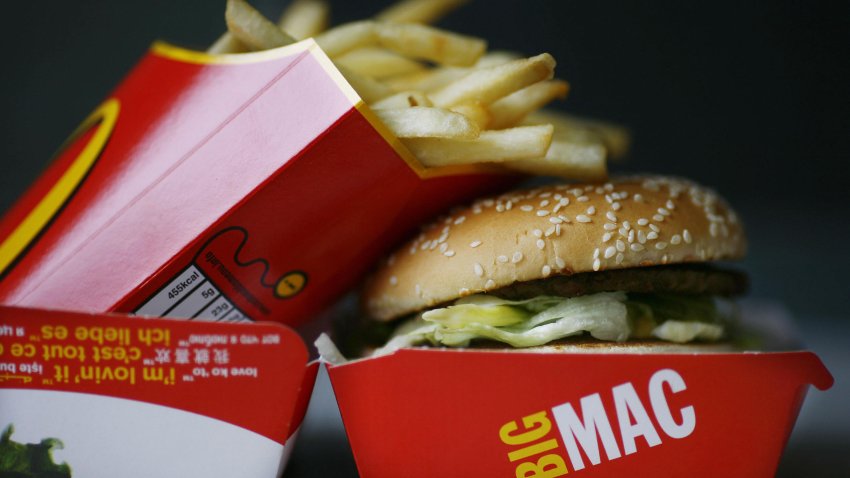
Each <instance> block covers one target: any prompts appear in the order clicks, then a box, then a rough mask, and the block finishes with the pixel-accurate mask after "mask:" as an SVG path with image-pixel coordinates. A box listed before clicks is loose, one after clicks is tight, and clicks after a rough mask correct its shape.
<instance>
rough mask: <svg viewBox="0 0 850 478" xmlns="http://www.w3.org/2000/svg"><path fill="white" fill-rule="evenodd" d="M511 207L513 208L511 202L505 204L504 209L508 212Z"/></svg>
mask: <svg viewBox="0 0 850 478" xmlns="http://www.w3.org/2000/svg"><path fill="white" fill-rule="evenodd" d="M513 207H514V203H513V201H508V202H506V203H505V209H507V210H508V211H510V210H511V209H513Z"/></svg>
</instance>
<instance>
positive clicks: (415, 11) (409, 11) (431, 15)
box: [375, 0, 468, 23]
mask: <svg viewBox="0 0 850 478" xmlns="http://www.w3.org/2000/svg"><path fill="white" fill-rule="evenodd" d="M467 1H468V0H403V1H401V2H399V3H397V4H395V5H393V6H391V7H390V8H387V9H386V10H384V11H383V12H381V13H379V14H378V15H377V16H376V17H375V18H377V19H378V20H381V21H385V22H397V23H433V22H435V21H437V20H439V19H440V18H442V17H443V15H445V14H446V13H449V12H450V11H452V10H454V9H456V8H458V7H460V6H461V5H463V4H464V3H466V2H467Z"/></svg>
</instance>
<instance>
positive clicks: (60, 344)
mask: <svg viewBox="0 0 850 478" xmlns="http://www.w3.org/2000/svg"><path fill="white" fill-rule="evenodd" d="M511 181H514V179H513V178H511V177H509V176H507V175H504V174H494V173H492V172H490V171H487V170H486V169H485V168H481V167H445V168H430V169H429V168H424V167H422V166H421V165H420V164H418V163H417V161H416V159H415V158H414V157H413V156H412V155H411V154H410V153H409V152H408V151H407V150H406V149H405V148H404V147H403V146H402V145H401V143H400V142H399V141H398V140H397V139H396V138H394V137H392V136H391V135H390V134H389V133H388V132H387V130H386V129H385V128H384V127H383V126H382V125H381V124H380V123H379V122H378V121H377V120H376V119H375V118H374V117H373V115H372V113H371V112H370V110H369V109H368V108H367V107H366V106H364V104H363V102H362V101H361V99H360V98H359V97H358V96H357V94H356V93H355V92H354V90H353V89H352V88H351V86H349V85H348V83H346V82H345V80H344V79H343V78H342V76H341V75H340V74H339V72H338V71H337V70H336V68H335V67H334V66H333V64H332V63H331V62H330V60H329V59H328V57H327V56H326V55H325V54H324V52H323V51H322V50H321V49H320V48H318V47H317V45H316V43H315V42H314V41H312V40H305V41H302V42H299V43H297V44H293V45H291V46H287V47H283V48H278V49H274V50H268V51H263V52H259V53H246V54H238V55H209V54H204V53H199V52H194V51H189V50H184V49H181V48H177V47H174V46H170V45H167V44H163V43H157V44H155V45H154V46H153V47H152V48H151V50H150V51H149V52H148V54H147V55H146V56H145V57H144V58H143V59H142V60H141V61H140V62H139V64H138V65H137V66H136V67H135V68H134V69H133V70H132V71H131V72H130V73H129V74H128V76H127V77H126V78H125V79H124V81H123V82H122V83H121V84H120V85H119V86H118V87H117V88H116V89H115V90H114V91H113V92H112V93H111V94H110V95H109V96H108V98H107V99H106V100H105V101H104V102H103V103H102V104H101V105H100V106H99V107H97V108H96V109H95V111H94V112H93V113H92V114H91V116H90V117H89V118H87V119H86V120H85V121H84V122H83V124H82V125H80V127H79V128H78V129H77V131H76V132H74V134H73V135H72V136H71V138H70V139H69V140H68V141H67V142H66V144H65V145H64V146H63V147H62V148H61V150H60V151H59V153H58V154H57V156H56V158H55V159H54V160H53V162H52V164H51V165H50V166H49V168H48V169H47V170H46V171H45V172H44V173H43V175H42V176H41V177H40V178H39V179H38V181H37V182H36V183H35V184H34V185H33V186H32V187H31V188H30V189H29V190H28V191H27V192H26V194H25V195H24V196H23V197H22V198H21V199H20V200H19V201H18V202H17V204H15V205H14V206H13V208H12V209H11V210H10V211H9V213H8V214H7V215H6V216H5V217H4V218H3V220H2V221H0V340H2V342H0V410H2V413H0V426H1V427H4V428H3V430H4V432H3V435H2V440H3V442H2V443H5V444H13V443H17V444H20V445H21V446H24V445H26V444H32V445H33V446H37V444H39V443H42V444H44V446H42V448H39V450H41V451H40V452H39V453H47V455H48V457H49V455H50V454H51V453H53V454H54V458H56V460H58V461H57V462H56V463H55V467H56V469H55V470H54V471H56V472H57V473H64V472H65V471H67V470H65V469H64V468H63V465H62V463H63V462H66V463H67V464H68V467H69V469H73V470H78V471H80V473H82V474H83V475H89V476H95V475H98V476H101V475H104V476H105V475H107V474H111V475H115V476H125V477H126V476H201V475H203V476H210V477H212V476H228V477H229V476H234V474H239V475H240V476H256V477H267V476H275V473H279V471H280V469H281V468H282V466H283V464H285V461H286V457H287V456H288V450H289V449H291V443H292V440H293V438H294V436H295V434H296V432H297V430H298V427H299V425H300V423H301V420H302V417H303V414H304V410H305V408H306V403H307V400H308V398H309V395H310V390H311V388H312V383H313V380H314V378H315V373H316V370H317V366H316V364H315V363H312V364H308V363H307V351H306V347H305V345H304V344H303V343H302V342H301V340H300V339H299V338H298V337H297V335H296V334H294V333H293V332H292V330H291V329H289V328H287V327H286V326H297V325H299V324H302V323H304V322H305V321H306V320H307V319H309V318H311V317H313V316H314V315H315V314H316V313H317V311H319V310H321V309H322V308H325V307H327V306H328V305H329V304H330V303H331V302H332V301H333V299H334V298H336V297H337V296H338V295H339V294H341V293H342V292H343V291H345V290H347V289H348V288H350V287H351V286H352V285H353V284H354V283H355V282H356V281H357V280H358V279H359V277H360V276H361V275H362V274H363V273H364V272H365V271H366V269H367V268H368V267H369V265H370V264H371V263H372V262H373V261H374V260H376V259H377V258H378V256H379V254H381V253H382V252H383V250H384V249H385V248H386V247H388V246H389V245H390V244H392V243H393V242H395V241H397V240H398V239H400V238H401V237H402V235H404V234H405V233H406V232H407V231H408V230H409V229H410V228H411V226H413V225H415V224H417V223H418V222H419V221H421V220H423V219H424V218H426V217H429V216H431V215H433V214H435V213H436V212H437V211H439V210H441V209H443V208H444V207H446V206H448V205H450V204H453V203H455V202H457V201H459V200H462V199H464V198H468V197H472V196H474V195H477V194H480V193H482V192H484V191H488V190H492V189H495V188H499V187H502V186H504V185H505V184H507V183H509V182H511ZM65 311H74V312H65ZM128 314H132V315H137V316H145V317H167V318H183V319H190V320H189V321H186V322H178V321H171V320H162V319H156V318H151V319H148V320H138V319H130V318H127V317H126V315H128ZM252 322H258V323H257V324H255V323H252ZM275 322H276V323H275ZM260 323H261V324H260ZM65 411H67V412H68V413H64V412H65ZM57 414H59V415H63V416H64V417H65V418H63V419H62V420H58V419H57V418H56V417H57ZM106 424H111V425H109V426H107V425H106ZM128 436H131V437H133V438H132V439H128V438H127V437H128ZM87 437H88V438H87ZM95 438H97V439H95ZM43 440H47V441H45V442H43ZM59 443H64V450H60V449H59V448H60V446H59V445H58V444H59ZM228 443H230V444H231V445H228ZM234 443H238V445H233V444H234ZM142 444H144V447H142V446H141V445H142ZM181 444H182V445H181ZM48 445H49V446H48ZM0 446H2V445H0ZM9 446H12V445H9ZM38 446H40V445H38ZM139 452H143V453H139ZM133 453H136V454H137V458H135V459H129V458H128V457H129V456H130V455H131V454H133ZM98 457H99V458H98ZM190 457H191V458H192V460H189V461H187V460H188V458H190ZM204 457H206V458H204ZM196 459H197V460H202V461H203V460H207V461H206V462H205V463H206V465H205V466H206V467H205V468H204V470H206V471H204V472H203V473H200V472H199V471H198V470H199V469H194V471H193V472H189V471H188V469H187V468H186V466H188V465H185V463H193V462H195V460H196ZM45 460H48V458H45ZM140 460H141V461H144V466H141V465H140ZM145 460H146V461H145ZM48 461H51V462H52V459H50V460H48ZM175 463H181V465H180V466H176V465H175ZM246 463H250V464H249V465H248V464H246ZM207 465H208V466H207ZM85 470H88V471H85ZM106 470H108V471H110V473H106ZM234 470H239V471H238V473H237V472H236V471H234ZM57 476H62V475H57Z"/></svg>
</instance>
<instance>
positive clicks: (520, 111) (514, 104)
mask: <svg viewBox="0 0 850 478" xmlns="http://www.w3.org/2000/svg"><path fill="white" fill-rule="evenodd" d="M569 89H570V85H569V84H567V82H566V81H562V80H549V81H541V82H538V83H534V84H533V85H531V86H527V87H525V88H523V89H521V90H518V91H516V92H514V93H511V94H510V95H508V96H505V97H504V98H502V99H500V100H498V101H496V102H495V103H493V104H492V105H490V114H491V115H492V120H491V122H490V124H488V125H487V126H488V127H489V128H491V129H502V128H510V127H511V126H516V125H517V124H519V123H520V121H522V120H523V119H524V118H525V117H526V116H528V115H529V114H531V113H533V112H534V111H537V110H538V109H540V108H542V107H544V106H546V105H547V104H549V103H550V102H551V101H552V100H555V99H559V98H560V99H564V98H566V97H567V92H568V91H569ZM543 123H544V124H545V122H543Z"/></svg>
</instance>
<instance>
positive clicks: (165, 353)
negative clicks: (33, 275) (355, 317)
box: [0, 306, 317, 478]
mask: <svg viewBox="0 0 850 478" xmlns="http://www.w3.org/2000/svg"><path fill="white" fill-rule="evenodd" d="M316 371H317V364H315V363H314V364H311V365H308V364H307V350H306V347H305V346H304V343H303V342H302V341H301V339H300V337H298V335H297V334H295V332H293V331H292V330H291V329H289V328H287V327H283V326H281V325H279V324H275V323H258V324H214V323H206V322H187V321H176V320H164V319H147V320H142V319H133V318H127V317H120V316H113V315H100V314H81V313H69V312H51V311H44V310H32V309H19V308H11V307H3V306H0V427H6V426H7V425H9V424H13V425H14V426H15V427H16V429H17V430H19V431H20V432H22V433H29V434H35V435H36V436H39V435H38V434H39V433H41V434H56V435H57V436H59V437H60V438H64V439H65V446H66V448H67V449H68V453H69V456H70V457H74V458H76V460H70V461H71V462H72V465H77V466H80V465H82V466H84V467H89V468H90V469H91V471H95V472H96V475H98V476H99V475H101V474H103V473H106V472H107V470H110V469H113V468H110V467H114V466H118V467H120V468H119V471H120V476H136V475H139V474H140V475H141V476H175V475H173V474H174V473H175V470H176V469H179V468H180V466H182V465H180V466H176V464H175V462H174V458H175V457H174V456H173V455H174V451H175V449H174V446H175V444H176V445H179V446H187V445H191V443H184V442H185V441H186V440H188V439H189V437H193V434H194V435H196V436H194V439H195V440H202V443H200V447H196V446H190V447H189V448H188V449H189V450H192V451H191V452H186V459H188V457H189V456H197V457H200V458H201V459H203V458H204V457H207V458H209V457H210V456H212V457H213V458H209V459H216V458H217V459H220V460H221V461H222V466H236V465H237V464H240V463H241V464H240V465H239V466H244V463H243V460H249V459H250V458H252V457H253V459H255V460H257V461H259V462H258V463H253V464H251V465H248V466H247V468H244V469H243V471H244V472H245V474H244V475H241V476H255V477H257V478H262V477H271V476H276V475H275V473H277V472H278V471H279V469H280V467H281V466H282V465H281V462H282V461H283V460H284V459H285V458H286V457H287V456H288V450H289V448H291V446H292V440H290V439H291V438H292V437H293V435H294V433H295V432H296V431H297V429H298V427H299V426H300V423H301V420H302V419H303V416H304V413H305V411H306V404H307V401H308V399H309V396H310V392H311V390H312V387H313V381H314V380H315V376H316ZM30 402H36V403H43V405H42V406H38V407H35V408H34V409H33V407H31V406H30ZM98 424H100V425H98ZM183 424H188V426H189V427H192V428H193V429H191V430H185V429H184V428H185V427H184V426H182V425H183ZM81 428H82V430H81ZM207 429H208V430H207ZM202 430H203V431H202ZM246 431H249V432H250V433H248V432H246ZM75 433H76V434H77V435H79V434H80V433H83V434H84V436H88V435H92V436H96V437H97V440H98V443H100V445H98V446H97V447H94V446H92V445H91V444H90V443H89V442H90V441H91V440H89V439H87V438H81V437H80V436H75ZM85 434H88V435H85ZM141 436H144V437H151V438H148V439H147V440H145V441H144V447H143V449H134V447H133V446H132V445H131V443H132V442H133V439H134V438H137V437H141ZM260 437H264V438H260ZM39 439H40V438H39ZM231 440H242V441H243V442H242V443H240V444H239V452H240V453H243V454H245V456H244V457H242V458H241V459H239V458H237V457H230V458H228V457H227V453H230V452H232V451H233V450H232V449H231V447H229V445H227V443H228V442H229V441H231ZM222 442H223V444H220V443H222ZM104 443H105V445H104ZM103 446H107V447H108V453H103V452H104V449H103V448H102V447H103ZM218 446H221V447H222V448H217V447H218ZM204 447H206V449H204ZM91 453H95V454H97V455H99V456H102V455H107V456H108V455H111V454H115V455H122V456H123V455H134V454H135V455H139V454H141V455H146V456H150V457H160V460H161V461H160V462H157V460H156V459H154V458H151V460H148V461H146V462H145V463H144V464H143V465H144V468H143V469H144V470H145V472H144V473H143V472H141V471H140V470H141V469H130V468H129V467H130V464H128V463H127V462H126V460H116V462H117V464H116V463H114V462H109V461H108V460H106V461H102V462H98V463H90V462H89V461H88V460H90V459H91V458H86V456H88V454H91ZM216 454H218V455H220V456H215V455H216ZM98 460H100V458H98ZM74 461H76V463H74ZM125 467H126V468H125ZM84 469H85V468H84ZM251 470H255V471H254V472H252V471H251ZM261 470H262V471H261ZM145 473H148V474H147V475H145ZM150 473H153V475H151V474H150ZM252 473H253V474H252ZM177 476H179V474H178V475H177ZM204 476H213V475H204ZM216 476H218V475H216Z"/></svg>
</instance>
